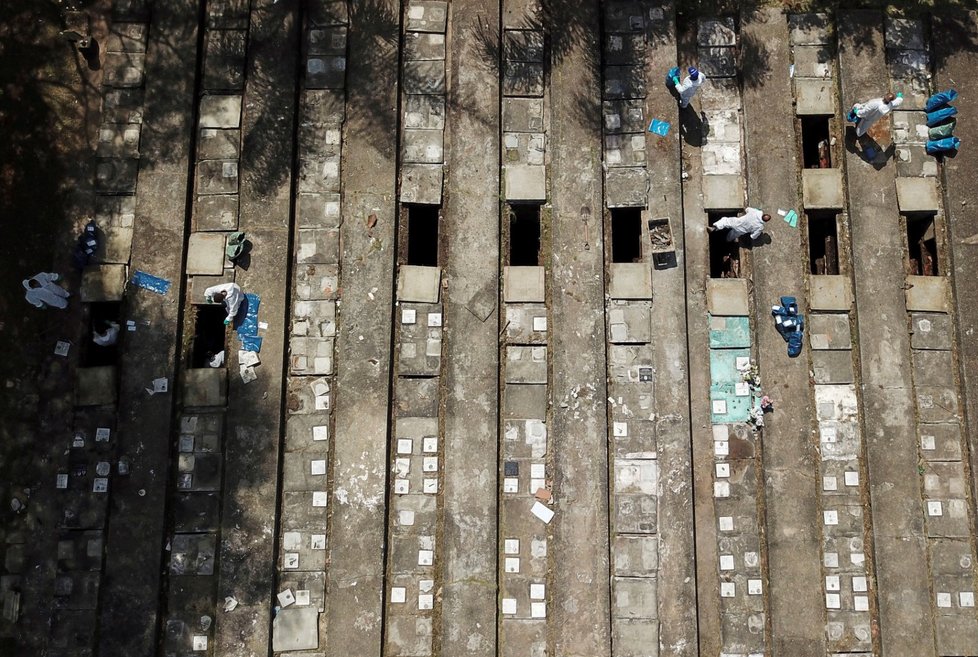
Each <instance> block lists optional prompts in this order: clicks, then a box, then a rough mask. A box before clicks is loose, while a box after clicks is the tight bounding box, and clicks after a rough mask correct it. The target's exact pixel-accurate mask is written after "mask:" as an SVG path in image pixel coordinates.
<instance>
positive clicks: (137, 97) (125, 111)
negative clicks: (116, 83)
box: [102, 88, 143, 123]
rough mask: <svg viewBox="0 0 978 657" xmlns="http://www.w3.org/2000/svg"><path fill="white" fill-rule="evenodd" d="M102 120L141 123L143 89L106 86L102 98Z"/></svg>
mask: <svg viewBox="0 0 978 657" xmlns="http://www.w3.org/2000/svg"><path fill="white" fill-rule="evenodd" d="M102 120H103V121H109V122H112V123H142V122H143V90H142V89H110V88H106V89H105V93H104V96H103V98H102Z"/></svg>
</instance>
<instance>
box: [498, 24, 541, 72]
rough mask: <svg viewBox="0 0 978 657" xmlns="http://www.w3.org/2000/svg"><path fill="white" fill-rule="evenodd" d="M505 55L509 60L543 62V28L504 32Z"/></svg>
mask: <svg viewBox="0 0 978 657" xmlns="http://www.w3.org/2000/svg"><path fill="white" fill-rule="evenodd" d="M503 57H504V58H505V60H506V61H508V62H536V63H538V64H542V63H543V30H506V31H505V32H503Z"/></svg>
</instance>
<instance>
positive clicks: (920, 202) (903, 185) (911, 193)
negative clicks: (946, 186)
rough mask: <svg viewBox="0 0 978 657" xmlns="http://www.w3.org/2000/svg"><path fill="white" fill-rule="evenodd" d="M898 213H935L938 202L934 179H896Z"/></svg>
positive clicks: (937, 208) (938, 205)
mask: <svg viewBox="0 0 978 657" xmlns="http://www.w3.org/2000/svg"><path fill="white" fill-rule="evenodd" d="M896 189H897V203H898V204H899V206H900V212H937V211H938V210H939V209H940V207H941V206H940V200H939V197H938V193H937V180H936V179H935V178H897V179H896Z"/></svg>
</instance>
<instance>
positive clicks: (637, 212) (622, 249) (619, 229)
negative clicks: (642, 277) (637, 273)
mask: <svg viewBox="0 0 978 657" xmlns="http://www.w3.org/2000/svg"><path fill="white" fill-rule="evenodd" d="M641 260H642V209H641V208H614V209H612V210H611V261H612V262H641Z"/></svg>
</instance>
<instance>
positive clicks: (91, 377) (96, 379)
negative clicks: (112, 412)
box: [75, 366, 117, 406]
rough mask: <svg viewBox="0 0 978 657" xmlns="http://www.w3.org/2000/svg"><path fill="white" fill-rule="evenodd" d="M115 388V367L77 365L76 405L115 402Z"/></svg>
mask: <svg viewBox="0 0 978 657" xmlns="http://www.w3.org/2000/svg"><path fill="white" fill-rule="evenodd" d="M116 390H117V386H116V369H115V367H113V366H104V367H79V368H78V369H77V370H75V405H76V406H108V405H112V404H115V402H116V396H117V392H116Z"/></svg>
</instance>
